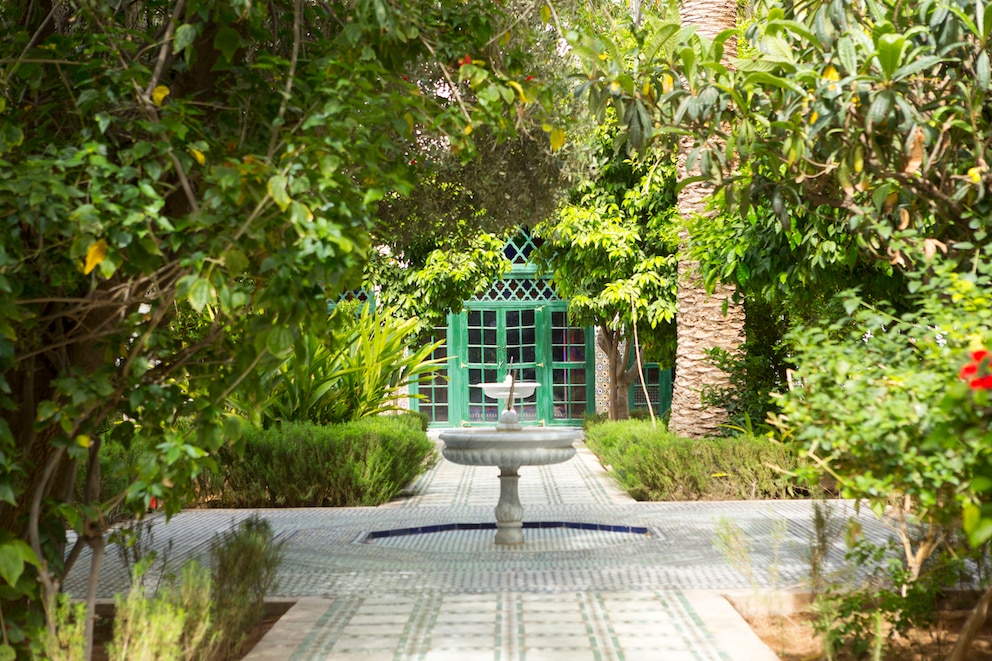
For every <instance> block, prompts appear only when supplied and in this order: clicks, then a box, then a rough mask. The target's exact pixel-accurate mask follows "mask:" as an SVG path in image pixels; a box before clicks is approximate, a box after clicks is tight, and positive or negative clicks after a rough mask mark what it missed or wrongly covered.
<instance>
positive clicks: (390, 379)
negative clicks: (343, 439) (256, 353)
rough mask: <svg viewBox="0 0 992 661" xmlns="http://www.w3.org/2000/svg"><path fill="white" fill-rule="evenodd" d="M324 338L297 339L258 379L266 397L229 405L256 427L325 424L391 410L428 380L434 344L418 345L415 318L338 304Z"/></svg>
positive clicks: (236, 400)
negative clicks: (410, 389)
mask: <svg viewBox="0 0 992 661" xmlns="http://www.w3.org/2000/svg"><path fill="white" fill-rule="evenodd" d="M332 317H333V318H332V320H331V321H332V324H331V325H332V327H333V331H332V333H331V337H330V338H329V339H326V340H325V339H322V338H321V337H319V336H317V335H316V334H313V333H303V334H302V337H301V338H300V340H299V341H297V342H296V343H295V346H294V349H293V352H292V353H291V354H289V356H287V357H286V359H285V360H284V361H283V363H282V364H281V365H279V366H278V367H277V368H276V369H274V370H271V371H269V372H268V373H266V374H264V375H263V378H262V383H263V384H264V385H265V388H264V395H265V399H263V400H261V401H258V400H257V399H251V396H252V395H253V394H254V393H253V392H252V391H249V392H248V393H247V397H244V396H235V397H232V398H231V399H230V400H229V401H230V403H231V404H232V405H233V406H234V407H235V408H236V409H237V410H239V411H240V412H241V414H242V415H245V416H246V417H248V418H249V419H251V420H252V421H253V422H254V423H255V424H261V425H262V426H265V427H268V426H271V425H274V424H276V423H279V422H313V423H316V424H328V423H334V422H344V421H347V420H358V419H360V418H364V417H368V416H374V415H379V414H380V413H385V412H388V411H394V410H398V408H399V407H398V404H397V403H396V400H397V399H398V398H399V397H400V396H401V395H402V394H403V391H404V390H405V389H406V388H407V387H409V386H410V385H411V384H414V383H422V382H424V381H425V380H428V379H430V378H432V374H433V371H434V370H435V369H436V366H437V365H438V364H439V361H438V360H436V359H432V358H430V355H431V353H432V352H433V351H434V349H436V348H437V346H438V345H439V343H432V344H425V345H420V346H417V344H416V333H417V329H418V320H417V319H416V318H412V319H399V318H397V317H396V314H395V312H394V310H391V309H387V308H382V307H377V308H374V309H373V308H372V307H371V306H370V305H369V304H367V303H366V304H364V305H363V306H362V307H361V309H360V310H359V311H358V312H357V314H356V313H355V312H354V311H353V310H352V309H351V308H350V307H348V306H346V305H344V306H341V308H340V309H338V310H336V311H335V313H334V315H332Z"/></svg>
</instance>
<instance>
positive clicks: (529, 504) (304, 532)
mask: <svg viewBox="0 0 992 661" xmlns="http://www.w3.org/2000/svg"><path fill="white" fill-rule="evenodd" d="M577 445H581V444H577ZM520 473H521V478H520V498H521V501H522V503H523V505H524V508H525V511H524V523H525V530H524V534H525V536H526V538H527V541H526V544H525V545H524V547H523V548H498V547H496V546H495V545H494V544H493V543H492V538H493V535H494V530H493V529H492V523H493V521H494V514H493V508H494V507H495V504H496V501H497V499H498V492H499V483H498V482H499V480H498V478H497V474H498V471H497V469H496V468H472V467H464V466H457V465H455V464H452V463H450V462H447V461H444V460H442V461H441V462H440V463H439V464H438V465H437V466H436V467H435V468H434V469H432V470H431V471H429V472H428V473H426V474H425V475H423V476H422V477H421V478H420V480H418V482H417V483H416V484H414V485H413V486H412V487H411V489H410V493H409V494H408V495H407V496H406V497H404V498H401V499H399V500H397V501H395V502H393V503H389V504H388V505H385V506H382V507H377V508H341V509H289V510H285V509H284V510H264V511H263V512H262V515H263V516H264V518H266V519H268V520H269V522H270V523H271V524H272V526H273V529H274V530H275V531H276V533H277V535H278V536H279V538H281V539H285V540H287V544H286V547H285V548H286V557H285V561H284V562H283V565H282V567H281V568H280V572H279V589H278V591H277V593H276V594H275V595H273V597H275V598H285V599H293V600H296V602H297V603H296V605H295V606H294V607H293V608H292V609H290V611H289V612H288V613H287V614H286V615H285V616H283V618H282V619H281V620H280V621H279V622H278V623H277V624H276V625H275V627H273V629H272V630H271V631H270V632H269V633H268V635H267V636H266V637H265V638H264V639H263V640H262V641H261V642H260V643H259V645H258V646H257V647H256V648H255V650H254V651H253V652H252V653H251V654H250V655H249V657H248V659H250V660H251V661H275V660H283V659H293V660H300V661H302V660H310V659H338V660H342V661H343V660H348V659H363V660H376V661H378V660H382V661H386V660H389V661H393V660H406V659H411V660H412V659H418V660H424V661H434V660H446V659H450V660H452V661H454V660H457V661H476V660H479V661H481V660H483V659H485V660H487V661H488V660H494V661H506V660H511V659H512V660H515V661H542V660H546V661H554V660H557V659H562V660H567V661H581V660H584V659H595V660H599V661H607V660H616V661H623V660H625V661H641V660H643V661H682V660H683V659H685V660H690V659H691V660H695V661H709V660H713V661H717V660H720V661H738V660H739V661H765V660H768V661H771V660H774V659H776V658H777V657H776V656H775V655H774V654H773V653H772V652H771V650H769V649H768V648H767V647H766V646H765V645H763V644H762V643H761V641H760V640H758V638H757V637H756V636H755V635H754V634H753V633H752V632H751V630H750V629H749V628H748V626H747V625H746V624H745V623H744V621H743V620H742V619H741V617H740V616H739V615H738V614H737V613H736V611H734V610H733V608H732V607H731V606H730V605H729V603H728V602H727V601H726V600H725V599H724V598H723V596H722V594H723V593H726V592H728V591H737V592H740V591H745V592H749V591H753V590H761V589H786V588H790V587H801V586H802V585H803V581H804V577H805V576H806V575H807V574H808V568H807V567H808V563H807V562H806V561H805V559H804V554H805V549H807V548H808V547H809V540H810V539H811V536H812V534H813V530H812V524H811V521H812V515H811V507H810V504H809V503H808V502H803V501H763V502H694V503H637V502H634V501H633V500H631V499H630V498H628V497H627V496H626V495H625V494H623V493H622V492H621V491H620V490H619V489H617V487H616V486H615V484H614V483H613V482H612V480H611V478H610V477H609V476H608V475H607V474H605V473H604V471H603V470H602V468H601V467H600V465H599V462H598V461H597V460H596V458H595V456H593V455H592V454H591V453H590V452H589V451H588V450H586V449H585V448H584V447H580V448H579V451H578V455H577V457H576V458H575V459H573V460H571V461H569V462H567V463H564V464H557V465H554V466H547V467H524V468H522V469H521V471H520ZM836 506H837V507H839V508H842V509H844V512H843V513H842V516H845V517H846V516H848V515H851V514H852V512H851V511H850V506H849V505H848V504H844V503H838V504H837V505H836ZM250 514H251V512H247V511H236V510H189V511H185V512H182V513H181V514H179V515H177V516H175V517H173V519H172V520H171V521H170V522H169V523H168V524H167V525H166V524H165V523H164V520H163V519H159V520H157V521H156V523H155V525H154V526H153V529H152V531H153V541H154V544H153V546H154V547H155V548H159V549H166V548H169V547H170V546H171V550H170V551H169V565H170V567H171V568H176V567H179V566H180V565H181V564H182V562H184V561H185V560H186V559H187V558H199V559H201V560H202V561H207V559H208V554H209V548H210V541H211V539H212V538H213V537H214V536H215V535H216V534H217V533H218V532H219V531H222V530H225V529H228V528H229V527H230V526H232V525H234V524H235V523H236V522H237V521H239V520H241V519H243V518H246V517H247V516H249V515H250ZM731 522H732V523H733V524H735V525H736V526H737V527H739V529H740V530H743V531H744V533H745V534H746V536H747V540H748V545H749V547H750V549H751V555H750V557H751V567H752V569H751V571H750V572H748V571H742V570H741V569H740V568H735V567H733V566H731V565H730V564H729V563H728V561H727V560H726V559H725V558H724V556H723V554H721V552H720V551H719V550H717V549H716V548H715V547H714V541H713V540H714V536H715V532H716V530H717V529H718V528H726V526H727V525H728V524H729V523H731ZM863 524H864V525H865V528H866V530H867V531H868V532H869V534H871V536H873V537H876V536H877V537H882V536H884V535H885V534H886V533H885V530H884V529H883V528H882V527H881V526H879V525H878V524H877V523H875V522H874V521H873V520H871V519H870V518H869V519H867V520H865V521H863ZM842 553H843V550H842V549H836V550H835V552H834V557H833V561H834V562H839V561H840V558H841V556H842ZM86 564H87V563H85V562H80V563H79V570H78V571H76V572H74V573H73V574H71V575H70V577H69V580H68V581H67V587H68V589H69V591H70V592H73V593H77V594H78V593H80V592H82V589H83V580H84V578H85V577H84V576H83V571H82V570H83V568H85V566H86ZM748 574H750V575H748ZM126 587H127V577H126V572H125V569H124V566H123V564H122V563H121V562H120V560H119V558H118V554H117V553H115V552H114V551H113V550H111V551H110V552H109V553H108V554H107V562H106V564H105V569H104V571H103V572H102V574H101V582H100V594H101V596H103V597H110V596H112V595H113V594H114V593H115V592H119V591H122V590H124V589H126Z"/></svg>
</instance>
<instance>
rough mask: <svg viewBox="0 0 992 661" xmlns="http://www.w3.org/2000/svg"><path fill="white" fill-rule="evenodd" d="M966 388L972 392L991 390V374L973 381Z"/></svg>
mask: <svg viewBox="0 0 992 661" xmlns="http://www.w3.org/2000/svg"><path fill="white" fill-rule="evenodd" d="M968 387H970V388H971V389H972V390H992V374H987V375H985V376H982V377H979V378H977V379H973V380H972V381H971V382H970V383H969V384H968Z"/></svg>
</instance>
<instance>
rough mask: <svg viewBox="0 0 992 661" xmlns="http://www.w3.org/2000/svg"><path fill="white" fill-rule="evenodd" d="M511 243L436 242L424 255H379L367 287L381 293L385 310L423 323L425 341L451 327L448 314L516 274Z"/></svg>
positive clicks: (493, 239) (480, 239)
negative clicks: (441, 328) (507, 247)
mask: <svg viewBox="0 0 992 661" xmlns="http://www.w3.org/2000/svg"><path fill="white" fill-rule="evenodd" d="M505 243H506V240H505V238H503V237H501V236H500V235H496V234H487V233H481V234H477V235H475V236H472V237H469V238H466V239H463V240H461V241H458V240H452V239H447V238H445V237H433V240H432V241H430V242H429V243H426V244H425V245H424V246H423V247H422V248H421V249H419V250H418V249H415V248H414V247H410V246H408V247H407V248H406V249H405V250H403V252H402V253H401V254H398V255H394V254H393V253H392V252H387V251H377V252H374V253H373V254H372V255H371V256H370V259H369V263H368V266H367V267H366V269H365V283H366V284H365V286H366V287H367V288H369V289H372V288H375V292H376V300H377V302H378V303H379V304H380V305H383V306H386V307H389V308H392V309H394V310H395V313H396V314H397V315H400V316H402V317H404V318H411V317H416V318H417V319H418V320H419V326H418V328H419V332H420V334H421V335H425V334H426V335H429V334H430V332H431V331H432V330H433V329H434V328H435V327H438V326H446V325H447V315H448V313H449V312H450V313H458V312H460V311H461V309H462V306H463V305H464V302H465V301H467V300H469V299H470V298H472V297H474V296H477V295H480V294H482V293H484V292H485V291H486V290H487V289H488V288H489V287H490V286H491V285H492V283H493V282H495V281H496V280H499V279H500V278H502V277H503V276H504V275H505V274H506V273H507V272H508V271H509V270H510V262H509V260H508V259H506V256H505V255H504V254H503V245H504V244H505Z"/></svg>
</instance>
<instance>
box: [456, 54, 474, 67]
mask: <svg viewBox="0 0 992 661" xmlns="http://www.w3.org/2000/svg"><path fill="white" fill-rule="evenodd" d="M466 64H472V56H471V55H466V56H465V57H463V58H462V59H460V60H458V66H462V67H463V66H465V65H466Z"/></svg>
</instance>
